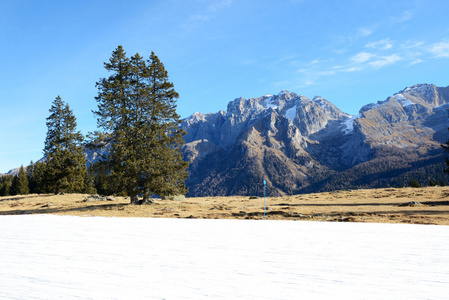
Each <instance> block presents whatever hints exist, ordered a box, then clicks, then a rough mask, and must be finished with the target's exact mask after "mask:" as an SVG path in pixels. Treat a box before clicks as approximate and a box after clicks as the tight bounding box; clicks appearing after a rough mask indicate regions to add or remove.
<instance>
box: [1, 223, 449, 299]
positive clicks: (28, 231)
mask: <svg viewBox="0 0 449 300" xmlns="http://www.w3.org/2000/svg"><path fill="white" fill-rule="evenodd" d="M0 224H1V231H0V298H1V299H205V298H208V299H301V298H302V299H305V298H307V299H314V298H323V297H326V298H331V297H332V299H340V298H345V299H355V298H356V299H361V298H364V299H442V298H445V297H447V295H449V256H448V255H447V252H448V249H449V227H448V226H424V225H397V224H396V225H394V224H357V223H356V224H350V223H318V222H293V221H242V220H190V219H151V218H87V217H86V218H80V217H65V216H64V217H62V216H50V215H31V216H2V217H1V218H0Z"/></svg>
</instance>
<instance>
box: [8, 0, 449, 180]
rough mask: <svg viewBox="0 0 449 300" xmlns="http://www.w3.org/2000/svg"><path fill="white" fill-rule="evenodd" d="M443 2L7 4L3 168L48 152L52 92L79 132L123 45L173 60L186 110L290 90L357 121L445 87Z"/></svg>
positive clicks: (448, 33)
mask: <svg viewBox="0 0 449 300" xmlns="http://www.w3.org/2000/svg"><path fill="white" fill-rule="evenodd" d="M448 16H449V2H448V1H446V0H441V1H437V0H435V1H434V0H423V1H421V0H416V1H414V0H406V1H402V0H388V1H383V0H376V1H372V0H369V1H364V0H354V1H351V0H339V1H335V0H326V1H325V0H296V1H295V0H270V1H269V0H216V1H214V0H153V1H151V0H147V1H136V0H128V1H111V0H110V1H105V0H101V1H95V0H89V1H82V0H80V1H57V0H55V1H46V0H40V1H26V0H0V41H1V47H0V91H1V95H0V99H1V100H0V101H1V115H0V128H1V129H0V141H1V142H0V172H7V171H8V170H9V169H11V168H14V167H18V166H20V165H22V164H23V165H25V166H26V165H27V164H28V163H29V162H30V161H31V160H33V161H36V160H38V159H40V158H41V157H42V149H43V147H44V141H45V136H46V132H47V127H46V125H45V122H46V120H45V119H46V118H47V117H48V115H49V112H48V110H49V108H50V106H51V103H52V101H53V100H54V99H55V98H56V96H58V95H60V96H61V97H62V99H63V100H64V101H66V102H68V103H69V105H70V106H71V108H72V109H73V111H74V114H75V116H76V117H77V121H78V129H79V130H81V131H82V133H83V134H87V133H88V132H90V131H94V130H95V129H96V119H95V117H94V116H93V114H92V112H91V111H92V110H95V109H96V102H95V99H94V97H95V96H96V94H97V89H96V87H95V83H96V82H97V81H98V80H99V79H100V78H101V77H105V76H108V74H107V72H106V71H105V70H104V68H103V62H105V61H107V60H108V59H109V57H110V55H111V53H112V51H113V50H114V49H115V48H116V47H117V46H118V45H122V46H123V47H124V49H125V51H127V53H128V55H129V56H131V55H134V54H135V53H136V52H138V53H139V54H141V55H142V56H144V57H148V56H149V54H150V53H151V51H154V52H155V53H156V55H157V56H158V57H159V58H160V59H161V61H162V62H163V63H164V64H165V67H166V69H167V71H168V74H169V77H170V80H171V81H172V82H173V83H174V85H175V89H176V90H177V91H178V93H179V94H180V98H179V100H178V112H179V114H180V115H181V116H182V117H183V118H184V117H188V116H189V115H191V114H192V113H194V112H197V111H199V112H203V113H209V112H217V111H219V110H226V106H227V103H228V102H229V101H231V100H233V99H235V98H237V97H244V98H251V97H259V96H263V95H265V94H267V93H270V94H278V93H279V92H280V91H281V90H288V91H292V92H295V93H297V94H301V95H304V96H306V97H309V98H312V97H314V96H315V95H319V96H322V97H324V98H326V99H327V100H329V101H331V102H332V103H334V104H335V105H337V106H338V107H339V108H340V109H341V110H343V111H344V112H347V113H349V114H357V113H358V110H359V109H360V108H361V107H362V106H363V105H364V104H367V103H370V102H375V101H378V100H384V99H386V98H387V97H388V96H391V95H392V94H394V93H396V92H398V91H399V90H402V89H403V88H405V87H407V86H411V85H414V84H417V83H434V84H435V85H437V86H448V85H449V76H448V75H449V73H448V70H449V21H448Z"/></svg>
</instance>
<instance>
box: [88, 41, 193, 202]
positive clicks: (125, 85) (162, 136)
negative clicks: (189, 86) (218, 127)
mask: <svg viewBox="0 0 449 300" xmlns="http://www.w3.org/2000/svg"><path fill="white" fill-rule="evenodd" d="M105 68H106V70H108V71H109V72H112V75H111V76H109V77H108V78H103V79H101V80H100V81H99V82H98V83H97V87H98V89H99V92H98V96H97V97H96V100H97V102H98V110H97V111H95V112H94V114H95V115H96V117H97V124H98V126H99V127H100V128H101V129H102V130H103V134H102V135H98V136H102V137H103V138H104V139H103V142H104V143H105V144H108V145H109V153H108V157H107V158H106V165H107V167H108V170H109V174H110V178H111V181H112V182H114V185H115V186H116V187H117V190H116V192H119V191H125V192H126V193H127V194H128V195H129V196H130V197H131V203H137V202H138V194H144V197H145V198H148V195H150V194H152V193H154V194H160V195H168V194H185V193H186V191H187V190H186V188H185V180H186V178H187V171H186V169H187V167H188V163H187V162H185V161H184V160H183V159H182V153H181V147H182V145H183V143H184V140H183V138H182V137H183V135H184V134H185V132H184V131H183V130H182V129H180V122H181V121H180V116H179V115H178V114H177V113H176V99H177V98H178V97H179V96H178V93H176V91H175V90H174V87H173V83H171V82H169V81H168V74H167V71H166V70H165V67H164V65H163V64H162V62H160V60H159V59H158V57H157V56H156V55H155V54H154V53H153V52H152V53H151V56H150V57H149V59H148V60H144V59H143V58H142V57H141V56H140V55H139V54H138V53H137V54H136V55H134V56H132V57H131V58H128V57H126V52H125V51H124V50H123V47H121V46H118V47H117V49H116V50H115V51H114V52H113V53H112V56H111V58H110V59H109V63H105Z"/></svg>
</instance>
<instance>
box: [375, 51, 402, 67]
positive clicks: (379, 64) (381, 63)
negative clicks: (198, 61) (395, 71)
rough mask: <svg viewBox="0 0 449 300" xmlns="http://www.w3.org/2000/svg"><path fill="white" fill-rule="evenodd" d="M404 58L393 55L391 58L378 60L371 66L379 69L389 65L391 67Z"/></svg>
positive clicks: (384, 57) (385, 57)
mask: <svg viewBox="0 0 449 300" xmlns="http://www.w3.org/2000/svg"><path fill="white" fill-rule="evenodd" d="M401 59H402V58H401V57H400V56H399V55H397V54H393V55H390V56H383V57H382V58H381V59H378V60H376V61H373V62H370V63H369V65H370V66H372V67H374V68H376V69H378V68H381V67H384V66H387V65H391V64H394V63H395V62H397V61H399V60H401Z"/></svg>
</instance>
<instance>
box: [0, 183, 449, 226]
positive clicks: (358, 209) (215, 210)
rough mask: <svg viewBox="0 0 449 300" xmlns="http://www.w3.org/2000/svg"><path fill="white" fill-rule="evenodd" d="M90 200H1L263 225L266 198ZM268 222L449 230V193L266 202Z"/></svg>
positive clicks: (378, 192) (361, 193)
mask: <svg viewBox="0 0 449 300" xmlns="http://www.w3.org/2000/svg"><path fill="white" fill-rule="evenodd" d="M87 196H88V195H82V194H66V195H36V194H33V195H27V196H7V197H0V215H18V214H57V215H74V216H104V217H151V218H206V219H259V220H260V219H263V218H264V198H258V199H250V197H243V196H234V197H200V198H186V199H185V200H184V201H170V200H155V203H154V204H151V205H130V204H129V199H128V198H121V197H115V198H114V199H115V200H114V201H99V200H98V201H84V199H86V197H87ZM265 203H266V210H265V218H266V219H267V220H309V221H330V222H374V223H409V224H438V225H449V187H425V188H387V189H365V190H348V191H336V192H329V193H316V194H303V195H294V196H285V197H267V198H266V201H265Z"/></svg>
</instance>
